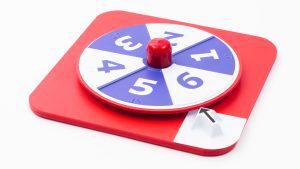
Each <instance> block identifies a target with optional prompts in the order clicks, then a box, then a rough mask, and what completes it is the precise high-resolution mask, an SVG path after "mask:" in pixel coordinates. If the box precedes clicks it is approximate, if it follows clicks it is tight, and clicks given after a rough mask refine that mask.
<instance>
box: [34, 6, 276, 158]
mask: <svg viewBox="0 0 300 169" xmlns="http://www.w3.org/2000/svg"><path fill="white" fill-rule="evenodd" d="M275 57H276V47H275V46H274V45H273V44H272V43H271V42H270V41H268V40H266V39H263V38H260V37H256V36H251V35H246V34H240V33H235V32H230V31H225V30H220V29H215V28H209V27H204V26H199V25H192V24H188V23H182V22H178V21H172V20H167V19H162V18H155V17H151V16H145V15H140V14H134V13H129V12H123V11H112V12H107V13H104V14H101V15H99V16H98V17H97V18H96V19H95V20H94V21H93V22H92V24H91V25H90V26H89V27H88V28H87V29H86V31H85V32H84V33H83V34H82V36H81V37H80V38H79V39H78V40H77V41H76V42H75V44H74V45H73V46H72V47H71V48H70V49H69V50H68V52H67V53H66V54H65V55H64V56H63V58H62V59H61V60H60V61H59V62H58V63H57V65H56V66H55V67H54V68H53V69H52V70H51V72H50V73H49V74H48V75H47V76H46V77H45V79H44V80H43V81H42V82H41V83H40V84H39V85H38V87H37V88H36V89H35V90H34V91H33V92H32V94H31V95H30V106H31V108H32V110H33V111H34V112H35V113H36V114H37V115H39V116H42V117H44V118H48V119H52V120H57V121H61V122H65V123H69V124H73V125H77V126H82V127H86V128H91V129H94V130H99V131H103V132H108V133H112V134H116V135H120V136H124V137H129V138H133V139H136V140H141V141H145V142H149V143H153V144H158V145H161V146H165V147H170V148H174V149H178V150H182V151H187V152H192V153H195V154H200V155H209V156H211V155H220V154H224V153H226V152H228V151H230V150H231V149H233V147H234V146H235V145H236V143H237V141H238V139H239V138H240V135H241V133H242V131H243V128H244V125H245V124H246V122H247V119H248V118H249V116H250V113H251V110H252V108H253V106H254V104H255V101H256V99H257V97H258V95H259V93H260V90H261V89H262V87H263V85H264V82H265V80H266V78H267V76H268V73H269V71H270V69H271V67H272V64H273V62H274V60H275ZM257 65H259V66H257ZM241 67H242V69H243V70H242V73H241ZM233 88H235V89H233ZM225 96H226V97H225ZM203 106H208V107H209V108H205V107H203ZM132 112H136V113H132ZM139 113H140V114H139Z"/></svg>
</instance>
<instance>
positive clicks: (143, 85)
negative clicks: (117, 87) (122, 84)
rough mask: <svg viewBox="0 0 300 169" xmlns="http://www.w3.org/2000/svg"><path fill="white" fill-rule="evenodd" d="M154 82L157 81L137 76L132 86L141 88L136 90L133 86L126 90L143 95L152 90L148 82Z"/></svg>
mask: <svg viewBox="0 0 300 169" xmlns="http://www.w3.org/2000/svg"><path fill="white" fill-rule="evenodd" d="M156 83H157V81H155V80H150V79H144V78H138V79H137V81H136V82H135V83H134V85H133V86H134V87H135V88H137V89H139V88H140V89H142V90H136V89H134V88H130V89H129V91H128V92H129V93H132V94H135V95H143V96H144V95H148V94H150V93H152V91H153V88H152V87H151V86H150V84H152V85H155V84H156Z"/></svg>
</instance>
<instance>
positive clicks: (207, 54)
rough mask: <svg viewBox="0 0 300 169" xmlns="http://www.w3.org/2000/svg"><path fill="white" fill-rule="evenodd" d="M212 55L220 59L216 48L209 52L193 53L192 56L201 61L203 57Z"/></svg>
mask: <svg viewBox="0 0 300 169" xmlns="http://www.w3.org/2000/svg"><path fill="white" fill-rule="evenodd" d="M207 57H212V58H213V59H219V56H218V53H217V51H216V50H215V49H212V50H210V52H209V53H199V54H192V55H191V58H193V59H195V60H196V61H197V62H198V61H201V59H202V58H207Z"/></svg>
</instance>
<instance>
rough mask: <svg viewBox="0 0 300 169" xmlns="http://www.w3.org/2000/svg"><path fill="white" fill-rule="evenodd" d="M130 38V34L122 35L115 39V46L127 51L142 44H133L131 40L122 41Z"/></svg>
mask: <svg viewBox="0 0 300 169" xmlns="http://www.w3.org/2000/svg"><path fill="white" fill-rule="evenodd" d="M131 38H132V37H131V36H123V37H121V38H119V39H117V40H116V41H115V44H116V45H117V46H121V47H123V49H124V50H127V51H132V50H136V49H138V48H140V47H142V46H143V45H142V44H141V43H137V44H135V45H133V43H132V42H131V41H127V42H124V41H125V40H128V39H131Z"/></svg>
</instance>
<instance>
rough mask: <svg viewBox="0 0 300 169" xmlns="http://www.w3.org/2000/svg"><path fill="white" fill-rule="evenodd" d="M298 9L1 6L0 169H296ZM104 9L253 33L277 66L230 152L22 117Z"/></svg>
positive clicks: (288, 4)
mask: <svg viewBox="0 0 300 169" xmlns="http://www.w3.org/2000/svg"><path fill="white" fill-rule="evenodd" d="M299 7H300V4H299V1H297V0H294V1H291V0H285V1H276V0H265V1H262V0H251V1H250V0H249V1H239V0H236V1H235V0H227V1H217V0H206V1H196V0H194V1H190V0H182V1H177V2H175V1H163V0H151V1H142V0H133V1H125V0H120V1H114V0H111V1H92V0H91V1H62V0H51V1H47V2H45V1H33V0H26V1H13V0H11V1H8V0H6V1H3V0H2V1H1V2H0V57H1V61H0V78H1V86H0V168H3V169H7V168H30V169H32V168H51V169H52V168H218V169H220V168H231V169H232V168H258V167H259V168H262V167H264V168H272V167H276V168H299V167H300V165H299V151H300V146H299V144H300V139H299V130H300V122H299V117H300V111H299V106H297V105H299V101H297V100H299V98H298V96H299V95H300V90H299V88H300V83H299V80H300V76H299V72H300V62H299V61H300V59H299V58H300V54H299V50H300V43H299V39H300V36H299V35H300V33H299V31H300V19H299V16H300V10H299ZM109 10H127V11H132V12H137V13H142V14H147V15H152V16H158V17H162V18H168V19H173V20H179V21H184V22H189V23H194V24H199V25H206V26H211V27H217V28H222V29H227V30H232V31H237V32H242V33H247V34H253V35H258V36H262V37H265V38H268V39H270V40H271V41H273V42H274V43H275V44H276V46H277V48H278V57H277V60H276V62H275V64H274V66H273V68H272V71H271V73H270V75H269V77H268V80H267V81H266V85H265V86H264V88H263V90H262V92H261V95H260V97H259V98H258V100H257V103H256V106H255V108H254V109H253V111H252V115H251V118H250V119H249V121H248V124H247V125H246V128H245V130H244V133H243V135H242V137H241V139H240V141H239V143H238V145H237V147H236V148H235V149H234V150H233V151H231V152H230V153H228V154H225V155H223V156H218V157H202V156H198V155H194V154H189V153H185V152H181V151H177V150H172V149H168V148H164V147H160V146H156V145H152V144H147V143H143V142H139V141H134V140H131V139H126V138H123V137H118V136H114V135H110V134H105V133H102V132H97V131H93V130H88V129H84V128H80V127H75V126H71V125H67V124H63V123H59V122H54V121H50V120H46V119H42V118H40V117H37V116H36V115H34V114H33V113H32V111H31V110H30V108H29V103H28V96H29V94H30V93H31V92H32V91H33V89H34V88H35V87H36V86H37V85H38V84H39V82H40V81H41V80H42V79H43V78H44V77H45V76H46V74H47V73H48V72H49V71H50V69H51V68H52V67H53V66H54V65H55V64H56V63H57V62H58V60H59V59H60V58H61V57H62V56H63V55H64V53H65V52H66V51H67V50H68V49H69V47H70V46H71V45H72V44H73V43H74V42H75V40H76V39H77V38H78V37H79V36H80V34H81V33H82V32H83V31H84V30H85V29H86V28H87V27H88V25H89V24H90V23H91V22H92V20H93V19H94V18H95V17H96V16H97V15H98V14H100V13H102V12H105V11H109ZM254 66H255V65H254Z"/></svg>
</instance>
